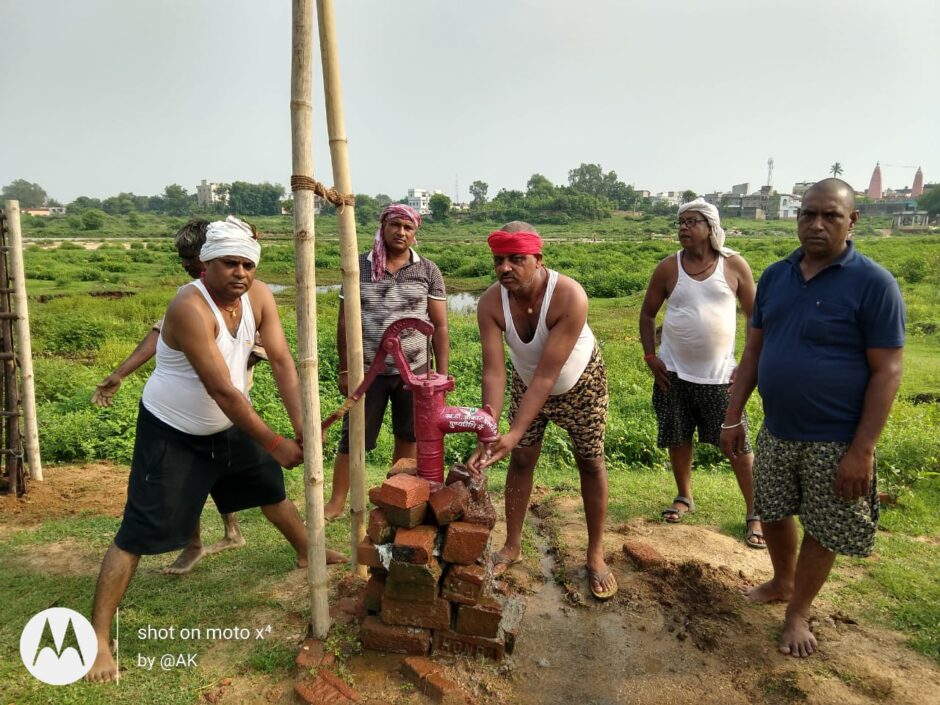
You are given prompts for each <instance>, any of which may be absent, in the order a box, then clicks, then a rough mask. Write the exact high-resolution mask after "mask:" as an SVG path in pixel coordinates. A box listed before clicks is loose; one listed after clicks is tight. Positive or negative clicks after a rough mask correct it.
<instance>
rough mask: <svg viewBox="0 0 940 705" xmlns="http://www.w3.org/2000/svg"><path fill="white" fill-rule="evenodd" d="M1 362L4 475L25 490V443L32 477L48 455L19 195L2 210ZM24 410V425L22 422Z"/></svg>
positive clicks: (13, 488) (17, 489)
mask: <svg viewBox="0 0 940 705" xmlns="http://www.w3.org/2000/svg"><path fill="white" fill-rule="evenodd" d="M11 284H12V286H11ZM11 294H12V296H13V305H12V306H11V305H10V296H11ZM0 362H2V363H3V375H2V386H3V394H2V398H3V410H2V411H0V418H3V420H4V422H3V423H2V424H0V427H2V431H3V437H4V444H3V446H4V447H3V450H2V453H3V456H4V477H5V479H6V482H7V488H8V490H9V491H11V492H14V493H16V494H19V495H21V494H23V493H24V492H25V491H26V488H27V484H26V475H25V473H24V470H23V456H24V446H25V455H26V459H27V461H28V463H29V477H30V478H31V479H33V480H39V481H41V480H42V461H41V459H40V456H39V431H38V426H37V423H36V393H35V388H34V384H33V348H32V339H31V338H30V334H29V307H28V305H27V302H26V267H25V264H24V262H23V236H22V231H21V230H20V204H19V201H6V203H5V207H4V209H3V211H0ZM17 369H19V380H17ZM21 410H22V416H23V428H22V429H21V428H20V422H19V417H20V413H21Z"/></svg>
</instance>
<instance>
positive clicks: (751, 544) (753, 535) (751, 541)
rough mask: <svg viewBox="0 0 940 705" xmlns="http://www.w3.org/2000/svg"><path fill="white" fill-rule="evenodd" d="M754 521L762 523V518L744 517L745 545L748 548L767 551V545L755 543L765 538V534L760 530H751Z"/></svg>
mask: <svg viewBox="0 0 940 705" xmlns="http://www.w3.org/2000/svg"><path fill="white" fill-rule="evenodd" d="M754 521H760V516H759V515H758V514H748V515H747V516H746V517H744V544H745V545H746V546H747V547H748V548H757V549H761V548H763V549H766V548H767V544H766V543H760V542H759V541H755V539H762V538H764V532H763V531H761V530H760V529H752V528H750V526H751V522H754Z"/></svg>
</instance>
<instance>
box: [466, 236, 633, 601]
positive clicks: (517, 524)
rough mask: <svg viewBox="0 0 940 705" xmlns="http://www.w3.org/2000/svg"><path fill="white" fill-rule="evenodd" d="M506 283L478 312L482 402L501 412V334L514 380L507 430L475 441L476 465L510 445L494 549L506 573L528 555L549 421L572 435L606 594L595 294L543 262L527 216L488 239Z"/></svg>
mask: <svg viewBox="0 0 940 705" xmlns="http://www.w3.org/2000/svg"><path fill="white" fill-rule="evenodd" d="M487 242H488V243H489V246H490V249H491V250H492V252H493V265H494V267H495V269H496V276H497V277H498V278H499V284H498V285H497V284H494V285H493V286H491V287H490V288H489V289H487V290H486V291H485V292H484V293H483V296H481V297H480V301H479V304H478V305H477V322H478V323H479V326H480V342H481V343H482V346H483V404H484V405H486V404H489V405H490V407H492V409H493V412H494V415H495V416H496V417H497V418H499V415H500V412H501V411H502V408H503V396H504V393H505V388H506V363H505V358H504V356H503V339H504V338H505V341H506V344H507V345H508V346H509V357H510V359H511V361H512V368H513V371H512V381H511V394H510V404H509V423H510V427H509V432H508V433H506V434H505V435H503V436H502V437H500V439H499V440H498V441H496V442H495V443H492V444H490V445H489V446H488V447H482V446H481V447H478V448H477V450H476V452H475V453H474V454H473V455H472V456H471V457H470V460H469V461H468V465H469V466H470V469H471V470H472V471H474V472H479V471H480V470H483V469H485V468H487V467H489V466H491V465H493V464H494V463H496V462H498V461H500V460H502V459H503V458H505V457H506V456H507V455H509V456H510V458H509V475H508V476H507V479H506V543H505V545H504V546H503V547H502V548H501V549H500V550H499V551H497V552H496V553H494V554H493V556H492V559H491V560H492V563H493V568H494V572H495V573H496V574H499V573H501V572H505V570H506V569H507V568H508V567H509V566H511V565H512V564H514V563H518V562H519V561H520V560H521V555H522V526H523V523H524V521H525V514H526V511H527V509H528V506H529V495H530V494H531V493H532V480H533V475H534V473H535V465H536V463H537V462H538V459H539V454H540V452H541V449H542V437H543V435H544V434H545V428H546V427H547V426H548V422H549V421H553V422H554V423H555V424H557V425H558V426H560V427H561V428H563V429H565V430H566V431H567V432H568V434H569V435H570V436H571V441H572V443H573V445H574V454H575V459H576V460H577V463H578V471H579V473H580V475H581V497H582V500H583V501H584V514H585V517H586V519H587V529H588V550H587V570H588V582H589V583H590V588H591V593H592V594H593V595H594V596H595V597H597V598H598V599H600V600H608V599H610V598H611V597H613V596H614V595H615V594H616V593H617V580H616V578H615V577H614V574H613V573H612V572H611V570H610V568H608V567H607V564H606V563H605V562H604V545H603V537H604V522H605V521H606V519H607V468H606V465H605V463H604V431H605V429H606V426H607V401H608V400H607V373H606V371H605V369H604V360H603V358H602V357H601V353H600V350H599V349H598V347H597V341H596V340H595V338H594V333H592V332H591V328H590V327H589V326H588V324H587V313H588V300H587V294H585V293H584V289H582V288H581V285H580V284H578V283H577V282H576V281H574V280H573V279H571V278H569V277H566V276H564V275H561V274H559V273H558V272H555V271H552V270H550V269H546V267H545V265H544V264H543V262H542V239H541V238H540V237H539V235H538V233H537V232H535V228H533V227H532V226H531V225H529V224H528V223H522V222H519V221H515V222H512V223H507V224H506V225H504V226H503V227H502V228H501V229H500V230H497V231H496V232H494V233H492V234H491V235H490V236H489V239H488V240H487Z"/></svg>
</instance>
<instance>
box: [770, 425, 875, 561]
mask: <svg viewBox="0 0 940 705" xmlns="http://www.w3.org/2000/svg"><path fill="white" fill-rule="evenodd" d="M848 447H849V444H848V443H843V442H836V441H832V442H829V441H787V440H783V439H782V438H777V437H776V436H774V435H773V434H772V433H770V431H768V430H767V429H766V428H762V429H761V430H760V433H759V434H758V436H757V454H756V456H755V460H754V511H755V512H756V513H757V514H760V516H761V518H762V519H763V520H764V521H778V520H779V519H783V518H784V517H788V516H792V515H794V514H799V515H800V520H801V521H802V522H803V529H804V530H805V531H806V532H807V533H808V534H810V535H811V536H812V537H813V538H814V539H816V540H817V541H818V542H819V543H820V544H821V545H822V546H823V547H824V548H826V549H828V550H830V551H833V552H834V553H841V554H843V555H845V556H867V555H869V554H870V553H871V551H872V549H873V548H874V546H875V530H876V528H877V526H878V515H879V513H880V507H879V505H878V474H877V468H875V469H874V471H873V472H872V478H871V489H870V490H869V493H868V496H866V497H859V498H858V499H856V500H854V501H851V502H849V501H845V500H843V499H840V498H838V497H836V496H835V494H834V492H833V489H832V483H833V481H834V480H835V477H836V470H837V469H838V466H839V461H840V460H841V459H842V456H843V455H845V451H846V449H847V448H848Z"/></svg>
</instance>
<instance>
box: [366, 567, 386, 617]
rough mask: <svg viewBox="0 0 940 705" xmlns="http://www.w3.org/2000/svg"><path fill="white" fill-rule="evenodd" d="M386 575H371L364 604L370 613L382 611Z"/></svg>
mask: <svg viewBox="0 0 940 705" xmlns="http://www.w3.org/2000/svg"><path fill="white" fill-rule="evenodd" d="M385 578H386V576H384V575H375V574H374V575H370V576H369V582H367V583H366V589H365V593H364V594H363V602H364V605H365V608H366V609H367V610H369V611H370V612H378V611H379V610H380V609H382V593H383V592H384V591H385Z"/></svg>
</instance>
